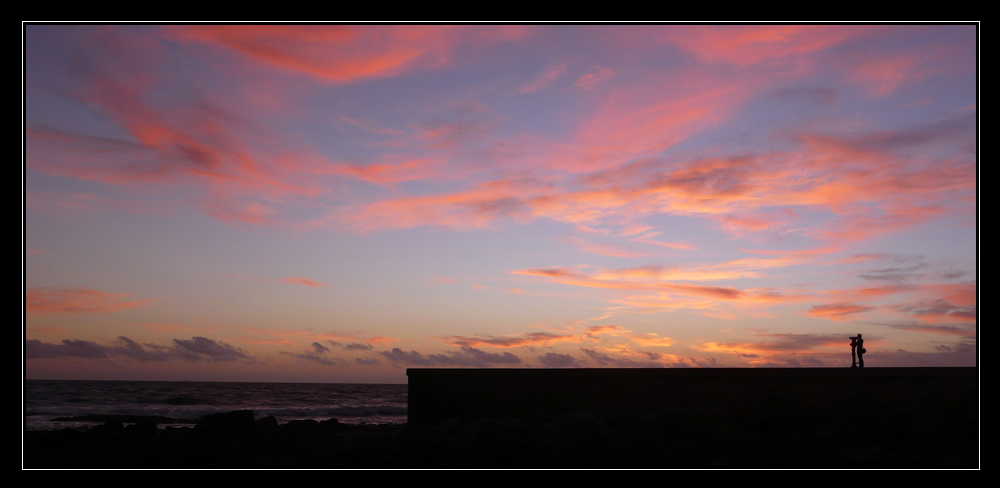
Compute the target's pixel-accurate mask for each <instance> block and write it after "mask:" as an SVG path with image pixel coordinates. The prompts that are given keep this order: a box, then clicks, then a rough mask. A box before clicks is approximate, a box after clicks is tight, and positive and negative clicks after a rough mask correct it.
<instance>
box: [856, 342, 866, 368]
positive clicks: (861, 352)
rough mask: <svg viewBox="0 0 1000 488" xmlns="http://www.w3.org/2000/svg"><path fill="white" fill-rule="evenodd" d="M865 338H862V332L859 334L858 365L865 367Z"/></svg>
mask: <svg viewBox="0 0 1000 488" xmlns="http://www.w3.org/2000/svg"><path fill="white" fill-rule="evenodd" d="M866 352H868V351H865V340H864V339H862V338H861V334H858V367H859V368H863V367H865V353H866Z"/></svg>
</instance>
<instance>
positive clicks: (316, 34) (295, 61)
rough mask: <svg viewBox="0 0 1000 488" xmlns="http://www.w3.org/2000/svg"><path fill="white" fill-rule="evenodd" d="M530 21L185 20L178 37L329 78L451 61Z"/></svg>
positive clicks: (514, 35) (523, 30)
mask: <svg viewBox="0 0 1000 488" xmlns="http://www.w3.org/2000/svg"><path fill="white" fill-rule="evenodd" d="M530 31H531V28H530V27H529V26H420V25H396V26H379V25H340V26H337V25H190V26H174V27H171V28H170V32H171V33H172V34H173V35H174V36H176V37H177V38H179V39H183V40H186V41H191V42H199V43H203V44H206V45H213V46H219V47H223V48H226V49H230V50H232V51H235V52H238V53H240V54H242V55H244V56H247V57H249V58H250V59H253V60H255V61H257V62H260V63H263V64H266V65H269V66H272V67H275V68H279V69H282V70H288V71H291V72H296V73H301V74H304V75H308V76H311V77H315V78H318V79H320V80H324V81H327V82H331V83H349V82H353V81H357V80H362V79H367V78H385V77H390V76H396V75H400V74H402V73H406V72H410V71H415V70H425V69H432V68H437V67H441V66H445V65H447V64H449V63H450V62H451V59H452V56H453V54H454V51H455V50H456V49H457V48H458V47H460V46H462V45H464V44H476V43H487V44H491V43H496V42H506V41H512V40H517V39H521V38H523V37H524V36H526V35H528V34H529V33H530Z"/></svg>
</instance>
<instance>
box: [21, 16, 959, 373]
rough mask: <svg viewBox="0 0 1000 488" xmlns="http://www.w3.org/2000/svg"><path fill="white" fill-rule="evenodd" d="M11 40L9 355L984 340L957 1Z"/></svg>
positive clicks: (872, 360) (607, 349) (793, 354)
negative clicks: (856, 16)
mask: <svg viewBox="0 0 1000 488" xmlns="http://www.w3.org/2000/svg"><path fill="white" fill-rule="evenodd" d="M23 39H24V59H23V69H24V73H23V83H24V100H23V107H24V149H23V166H22V168H23V173H22V183H23V194H22V197H23V198H22V201H23V209H24V212H23V215H24V217H23V246H24V248H23V299H24V315H23V319H22V320H23V322H22V323H23V332H24V357H25V361H24V376H25V377H26V378H29V379H34V378H49V379H137V380H138V379H145V380H213V381H302V382H389V383H403V382H405V381H406V376H405V371H406V368H407V367H525V368H527V367H776V366H780V367H826V366H828V367H846V366H849V365H850V361H851V358H850V340H849V339H848V337H849V336H853V335H856V334H858V333H861V334H863V335H864V338H865V347H866V348H867V350H868V354H866V355H865V362H866V366H975V365H976V339H977V334H976V331H977V327H976V325H977V310H978V309H977V296H978V293H977V287H976V283H977V277H978V267H977V252H978V251H977V243H978V236H977V186H976V182H977V174H978V165H977V151H978V149H977V132H978V116H977V97H978V91H977V88H978V87H977V64H978V54H977V46H978V38H977V27H976V25H835V26H823V25H811V26H788V25H764V26H757V25H736V26H703V25H662V26H660V25H654V26H642V25H627V26H609V25H591V26H576V25H557V26H544V25H520V26H488V25H466V26H369V25H358V26H312V25H292V26H277V25H269V26H211V25H194V26H97V25H77V26H70V25H26V26H25V27H24V38H23Z"/></svg>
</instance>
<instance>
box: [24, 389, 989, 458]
mask: <svg viewBox="0 0 1000 488" xmlns="http://www.w3.org/2000/svg"><path fill="white" fill-rule="evenodd" d="M847 410H848V411H830V412H822V413H817V412H813V413H810V414H805V413H802V412H795V411H786V410H785V409H783V408H781V406H780V405H777V406H774V405H772V406H769V407H768V408H756V407H753V406H749V407H748V408H746V409H745V410H743V411H741V412H740V414H739V415H728V416H719V415H715V414H714V413H713V412H709V411H701V412H695V411H685V410H680V409H675V410H673V411H668V412H661V413H659V414H656V415H648V416H643V417H621V416H609V415H607V414H600V413H597V412H588V411H578V412H571V413H568V414H565V415H561V416H559V417H547V418H546V417H538V418H517V419H513V418H511V419H504V418H494V419H485V418H480V419H471V420H450V421H445V422H438V423H407V424H383V425H346V424H342V423H339V422H338V421H337V420H336V419H330V420H328V421H324V422H316V421H311V420H304V421H292V422H288V423H286V424H282V425H278V423H277V422H276V421H275V419H274V418H273V417H264V418H260V419H255V418H254V416H253V413H252V412H251V411H237V412H230V413H225V414H215V415H209V416H206V417H203V418H201V419H200V420H198V422H197V424H196V425H195V427H193V428H192V427H176V426H171V425H169V424H166V425H163V422H164V419H163V418H153V417H150V418H135V417H130V418H127V419H125V418H122V419H117V418H111V419H109V420H108V421H107V422H106V423H104V424H100V425H97V426H95V427H93V428H91V429H89V430H87V431H85V432H81V431H78V430H72V429H62V430H55V431H36V432H26V433H25V444H24V467H25V468H203V469H205V468H208V469H211V468H977V467H978V466H979V448H978V432H979V429H978V418H977V416H976V415H968V414H963V413H961V412H963V411H965V412H968V411H969V410H967V409H961V408H956V409H955V410H954V412H952V415H948V416H945V417H943V418H944V419H945V420H944V421H940V420H939V419H937V420H935V419H921V418H915V417H913V416H912V415H910V414H907V412H908V411H909V410H908V409H906V408H904V407H901V408H899V409H897V410H888V411H887V410H886V409H884V408H882V409H879V411H863V409H847ZM128 422H132V423H128ZM126 424H127V425H126Z"/></svg>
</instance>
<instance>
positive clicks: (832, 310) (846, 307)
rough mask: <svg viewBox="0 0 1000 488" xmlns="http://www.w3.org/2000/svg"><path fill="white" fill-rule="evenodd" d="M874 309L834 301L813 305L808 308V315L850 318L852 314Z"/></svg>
mask: <svg viewBox="0 0 1000 488" xmlns="http://www.w3.org/2000/svg"><path fill="white" fill-rule="evenodd" d="M869 310H874V307H867V306H864V305H857V304H853V303H835V304H831V305H814V306H813V307H812V308H811V309H809V315H812V316H813V317H820V318H827V319H831V320H838V321H839V320H851V319H852V318H853V317H850V316H851V315H854V314H859V313H864V312H867V311H869Z"/></svg>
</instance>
